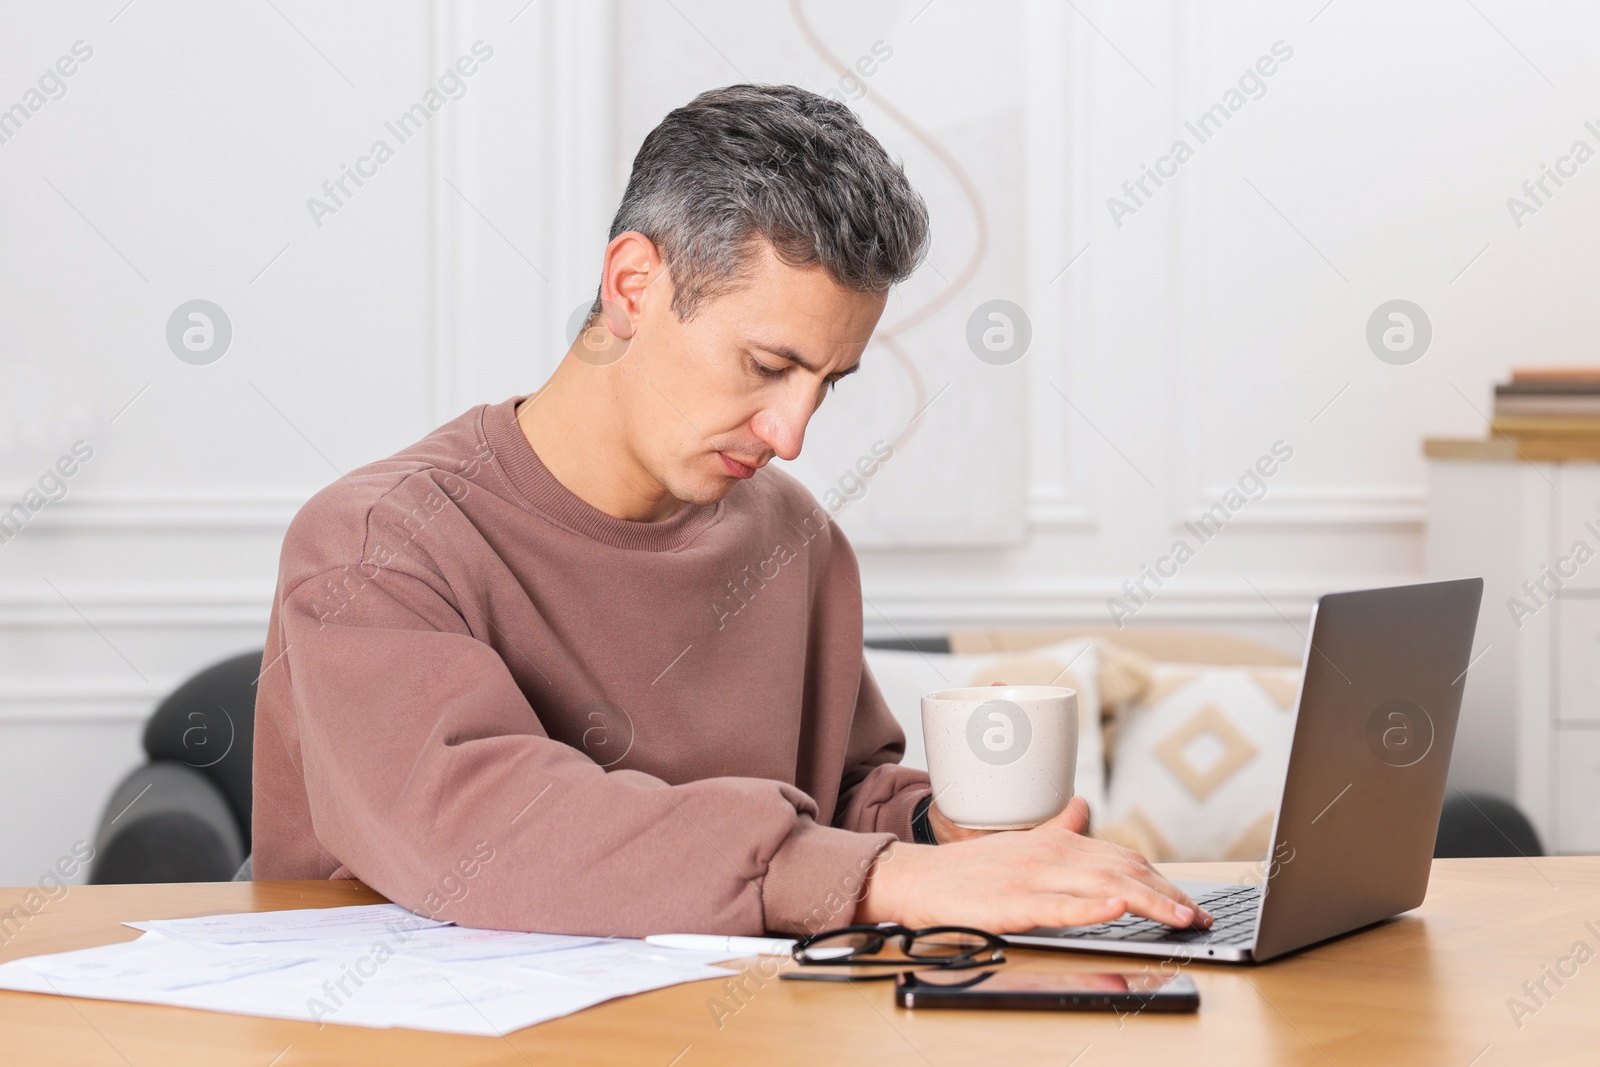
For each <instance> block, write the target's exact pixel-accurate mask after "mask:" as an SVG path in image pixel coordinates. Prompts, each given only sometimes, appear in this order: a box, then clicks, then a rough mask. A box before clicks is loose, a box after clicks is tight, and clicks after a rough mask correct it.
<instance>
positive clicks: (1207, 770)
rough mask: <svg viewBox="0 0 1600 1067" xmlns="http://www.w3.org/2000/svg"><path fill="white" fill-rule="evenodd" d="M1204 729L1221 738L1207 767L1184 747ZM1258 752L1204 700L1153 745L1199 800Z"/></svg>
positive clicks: (1231, 724) (1213, 705) (1201, 733)
mask: <svg viewBox="0 0 1600 1067" xmlns="http://www.w3.org/2000/svg"><path fill="white" fill-rule="evenodd" d="M1208 733H1209V734H1212V735H1213V736H1215V737H1216V738H1217V740H1219V741H1221V742H1222V746H1223V751H1222V755H1221V756H1219V757H1218V758H1217V759H1216V760H1215V761H1214V762H1213V763H1212V764H1211V766H1209V767H1204V768H1201V767H1196V766H1195V765H1194V763H1193V762H1192V761H1190V759H1189V757H1188V755H1187V754H1186V753H1185V752H1184V749H1185V748H1187V747H1188V746H1189V743H1190V742H1192V741H1193V740H1194V739H1195V738H1197V737H1200V736H1201V735H1203V734H1208ZM1259 752H1260V750H1259V749H1257V748H1256V746H1255V745H1253V744H1251V743H1250V739H1249V738H1248V737H1246V736H1245V735H1244V734H1242V733H1240V732H1239V728H1238V727H1237V726H1235V725H1233V723H1232V722H1230V721H1229V720H1228V717H1227V716H1226V715H1225V714H1223V713H1222V711H1221V710H1220V709H1218V707H1217V706H1216V705H1215V704H1207V705H1206V706H1205V707H1203V708H1201V709H1200V710H1199V711H1197V712H1195V713H1194V715H1192V716H1191V717H1190V718H1189V719H1188V721H1186V722H1185V723H1184V724H1183V725H1182V726H1179V727H1178V728H1177V729H1176V730H1174V731H1173V732H1172V733H1170V734H1168V735H1167V736H1166V738H1165V739H1163V740H1162V742H1161V743H1160V744H1159V745H1157V746H1156V748H1155V753H1156V758H1157V759H1159V760H1160V761H1161V763H1162V764H1163V765H1164V766H1165V767H1166V768H1167V770H1169V771H1171V772H1172V776H1173V777H1174V778H1176V779H1177V780H1178V781H1179V782H1181V783H1182V784H1183V787H1184V788H1185V789H1187V790H1189V793H1190V794H1191V795H1192V796H1193V797H1194V798H1195V799H1196V800H1201V801H1203V800H1205V799H1206V798H1207V797H1209V796H1210V795H1211V794H1212V793H1213V792H1215V791H1216V789H1217V787H1218V786H1220V785H1221V784H1222V783H1223V782H1226V781H1227V780H1228V779H1229V778H1231V777H1233V774H1234V772H1236V771H1237V770H1238V769H1239V768H1240V767H1243V766H1244V765H1245V764H1246V763H1249V762H1250V761H1251V760H1253V759H1255V758H1256V756H1257V755H1258V754H1259Z"/></svg>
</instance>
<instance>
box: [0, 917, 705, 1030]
mask: <svg viewBox="0 0 1600 1067" xmlns="http://www.w3.org/2000/svg"><path fill="white" fill-rule="evenodd" d="M411 920H415V922H412V921H411ZM125 925H128V926H132V927H135V928H136V929H140V930H143V931H144V932H143V933H142V935H141V936H140V937H139V938H138V939H137V940H135V941H128V942H122V943H119V944H114V945H102V946H99V947H96V948H86V949H78V950H76V951H73V952H58V953H54V954H51V955H47V956H30V957H25V958H23V959H18V960H12V961H10V962H9V963H5V964H0V989H14V990H21V991H25V992H35V993H57V994H62V995H66V996H75V997H87V998H91V999H100V1000H130V1001H137V1002H140V1003H147V1004H170V1005H176V1006H179V1007H189V1008H204V1009H208V1010H212V1011H225V1012H235V1013H238V1014H243V1015H264V1016H269V1017H272V1018H280V1019H304V1020H308V1021H311V1022H322V1023H343V1024H347V1025H352V1026H374V1027H392V1026H403V1027H409V1028H412V1029H418V1030H440V1031H445V1032H450V1033H462V1034H483V1035H490V1036H498V1035H501V1034H505V1033H509V1032H510V1031H512V1030H517V1029H520V1028H522V1027H524V1026H530V1025H532V1024H534V1023H539V1022H545V1021H547V1020H550V1019H555V1018H559V1017H560V1016H563V1015H568V1014H571V1013H572V1012H575V1011H579V1010H581V1009H583V1008H587V1007H590V1006H591V1005H594V1004H599V1003H601V1002H603V1001H606V1000H610V999H612V998H614V997H619V996H627V995H629V994H632V993H642V992H645V991H647V990H651V989H660V988H663V987H665V986H670V985H677V984H679V983H681V982H697V981H703V980H705V979H709V978H727V977H728V976H729V975H731V974H733V973H735V972H733V971H730V970H728V969H726V968H722V967H714V966H712V964H713V963H715V962H717V961H720V960H725V959H729V958H730V956H729V954H728V953H725V952H724V953H713V952H689V951H684V950H681V949H665V948H658V947H656V946H653V945H646V944H645V943H644V942H642V941H635V940H631V939H619V938H594V937H571V936H567V935H564V934H529V933H519V932H516V931H504V930H469V929H464V928H462V927H457V926H452V925H449V924H445V923H437V922H434V921H433V920H430V919H423V918H421V917H420V916H416V915H412V914H411V913H410V912H408V911H405V909H403V908H399V907H397V906H396V905H392V904H379V905H372V906H369V907H353V908H326V909H315V908H313V909H305V910H300V911H284V912H254V913H247V914H241V915H209V916H204V917H201V918H196V919H160V920H153V921H150V922H130V923H127V924H125Z"/></svg>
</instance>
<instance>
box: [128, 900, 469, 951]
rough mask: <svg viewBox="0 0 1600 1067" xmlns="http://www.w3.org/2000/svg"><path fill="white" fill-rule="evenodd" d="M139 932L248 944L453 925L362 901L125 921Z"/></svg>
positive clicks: (393, 905) (380, 933)
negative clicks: (348, 904) (338, 905)
mask: <svg viewBox="0 0 1600 1067" xmlns="http://www.w3.org/2000/svg"><path fill="white" fill-rule="evenodd" d="M122 925H123V926H131V927H133V928H134V929H135V930H159V931H160V932H161V933H163V934H166V935H168V936H169V937H181V938H184V939H186V940H191V941H211V942H214V943H215V944H218V945H243V944H252V943H258V942H264V941H310V940H323V939H327V938H332V937H356V938H360V937H381V936H383V935H385V934H392V933H395V932H397V931H408V930H430V929H436V928H438V927H441V926H449V925H450V924H449V923H447V922H442V921H440V920H438V919H426V918H423V917H422V916H421V915H417V914H414V913H413V912H409V911H407V910H406V909H404V908H402V907H401V906H400V905H398V904H358V905H355V906H353V907H348V908H300V909H298V910H295V911H247V912H241V913H239V914H237V915H197V916H195V917H194V918H192V919H152V920H150V921H149V922H131V923H123V924H122Z"/></svg>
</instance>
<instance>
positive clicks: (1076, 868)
mask: <svg viewBox="0 0 1600 1067" xmlns="http://www.w3.org/2000/svg"><path fill="white" fill-rule="evenodd" d="M1158 877H1159V876H1158ZM1163 881H1164V880H1163ZM1042 883H1043V884H1041V885H1040V886H1039V888H1040V889H1043V890H1044V891H1046V892H1052V893H1062V894H1066V895H1070V896H1075V897H1080V898H1096V899H1100V900H1108V899H1111V898H1118V899H1121V900H1122V901H1124V902H1125V903H1126V905H1127V910H1128V911H1131V912H1133V913H1134V914H1135V915H1142V916H1144V917H1145V918H1147V919H1154V920H1156V921H1157V922H1162V923H1166V924H1167V925H1168V926H1178V927H1183V926H1193V925H1194V924H1195V920H1196V919H1197V918H1198V917H1199V914H1200V909H1199V908H1197V907H1195V906H1194V902H1193V901H1190V900H1189V898H1188V897H1187V896H1185V895H1184V893H1183V892H1182V891H1181V890H1179V889H1177V887H1175V886H1172V885H1171V883H1166V886H1165V887H1162V886H1157V885H1151V884H1150V883H1148V882H1146V881H1145V880H1144V879H1142V878H1140V877H1139V876H1138V875H1137V874H1135V873H1134V872H1133V871H1132V870H1131V869H1125V868H1123V867H1122V866H1121V865H1120V864H1112V865H1106V864H1103V863H1095V864H1093V865H1092V866H1089V865H1083V864H1079V863H1073V862H1072V861H1071V860H1068V861H1067V862H1066V863H1064V864H1062V865H1061V866H1057V867H1053V868H1051V869H1050V870H1049V871H1048V873H1047V874H1046V876H1045V878H1044V879H1042ZM1165 889H1170V890H1171V892H1172V893H1175V894H1177V896H1176V897H1173V896H1169V895H1168V893H1167V892H1166V891H1164V890H1165ZM1179 898H1181V899H1179ZM1119 914H1120V913H1119ZM1112 917H1113V918H1115V916H1112Z"/></svg>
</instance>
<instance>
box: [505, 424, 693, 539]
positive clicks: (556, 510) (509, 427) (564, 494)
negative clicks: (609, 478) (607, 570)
mask: <svg viewBox="0 0 1600 1067" xmlns="http://www.w3.org/2000/svg"><path fill="white" fill-rule="evenodd" d="M524 399H526V397H523V396H514V397H512V398H511V399H510V400H505V401H502V402H501V403H498V404H489V405H487V406H485V407H484V409H483V420H482V424H483V436H484V440H485V441H487V442H488V445H489V448H490V449H491V450H493V452H494V458H495V461H496V462H497V463H499V465H500V467H501V469H502V470H504V471H505V473H506V477H507V478H509V479H510V480H511V484H512V486H513V487H514V488H515V490H516V491H517V492H518V493H519V494H521V495H522V497H523V498H524V500H525V501H526V502H527V503H528V504H529V505H530V506H531V507H532V508H533V509H534V510H536V511H538V512H540V513H542V514H544V515H546V516H548V517H549V518H551V519H553V520H555V521H556V522H558V523H560V524H561V525H563V526H565V527H567V528H568V529H570V530H572V531H573V532H575V533H579V534H582V535H583V536H585V537H588V538H590V539H591V540H594V541H599V542H601V543H602V544H606V545H610V546H612V547H613V548H625V549H634V550H638V551H645V552H671V551H675V550H677V549H680V548H683V547H685V546H686V545H688V544H689V543H690V542H691V541H693V540H694V539H695V537H696V536H698V535H699V533H700V531H701V530H704V529H705V528H706V527H707V526H710V525H711V524H712V523H714V522H716V521H717V519H718V518H720V517H721V514H722V502H721V501H718V502H717V503H716V504H684V505H683V506H682V507H680V508H679V509H678V510H677V511H676V512H674V513H673V515H672V516H671V517H670V518H666V519H662V520H661V521H659V522H635V521H633V520H631V519H619V518H617V517H616V516H614V515H608V514H606V513H605V512H603V511H601V510H600V509H599V508H597V507H595V506H594V505H592V504H590V503H589V502H588V501H586V500H584V499H583V498H582V497H580V496H578V495H577V494H576V493H574V492H573V491H572V490H570V489H568V488H567V487H566V486H564V485H562V484H561V482H559V481H557V480H556V476H555V475H554V474H551V473H550V468H548V467H546V466H545V465H544V461H543V460H541V459H540V458H539V454H538V453H537V452H535V451H534V450H533V446H531V445H530V444H528V439H527V438H526V437H525V436H523V433H522V427H521V426H519V425H518V424H517V405H518V404H520V403H521V402H522V401H523V400H524Z"/></svg>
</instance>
